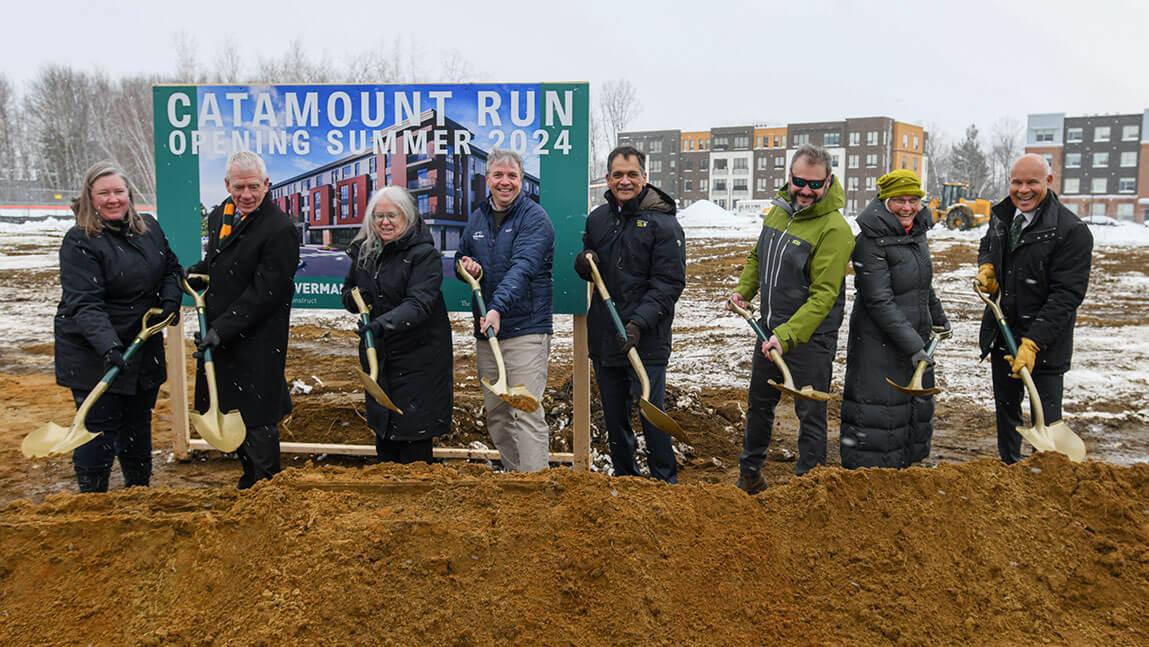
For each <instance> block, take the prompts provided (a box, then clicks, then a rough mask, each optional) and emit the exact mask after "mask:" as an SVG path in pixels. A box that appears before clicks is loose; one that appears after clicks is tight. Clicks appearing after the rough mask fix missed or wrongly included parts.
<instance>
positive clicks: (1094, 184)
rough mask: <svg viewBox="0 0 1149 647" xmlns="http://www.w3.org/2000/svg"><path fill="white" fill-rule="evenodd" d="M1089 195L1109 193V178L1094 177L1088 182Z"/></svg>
mask: <svg viewBox="0 0 1149 647" xmlns="http://www.w3.org/2000/svg"><path fill="white" fill-rule="evenodd" d="M1089 192H1090V193H1108V192H1109V178H1107V177H1095V178H1093V179H1092V180H1090V182H1089Z"/></svg>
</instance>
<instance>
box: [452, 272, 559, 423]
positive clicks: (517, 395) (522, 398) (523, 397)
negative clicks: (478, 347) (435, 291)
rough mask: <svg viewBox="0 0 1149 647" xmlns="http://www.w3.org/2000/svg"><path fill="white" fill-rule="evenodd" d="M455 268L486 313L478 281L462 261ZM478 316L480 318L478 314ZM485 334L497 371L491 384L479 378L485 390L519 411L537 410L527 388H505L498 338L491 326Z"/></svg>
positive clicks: (505, 382)
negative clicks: (496, 378)
mask: <svg viewBox="0 0 1149 647" xmlns="http://www.w3.org/2000/svg"><path fill="white" fill-rule="evenodd" d="M455 268H456V269H457V270H458V272H459V276H461V277H463V280H465V281H466V282H467V284H468V285H470V286H471V293H472V294H473V295H474V297H475V303H477V304H478V305H479V312H480V313H485V312H486V311H487V303H486V302H485V301H484V300H483V289H482V287H480V286H479V282H478V280H476V279H475V277H473V276H471V273H470V272H468V271H467V270H466V269H464V268H463V261H457V262H456V263H455ZM479 316H482V314H480V315H479ZM484 332H485V333H486V334H487V342H488V343H489V344H490V345H491V354H493V355H494V356H495V365H496V366H497V367H498V370H499V379H498V380H496V381H495V382H494V383H492V382H491V381H490V380H488V379H487V378H485V377H484V378H481V381H482V383H483V386H485V387H487V390H488V391H490V392H491V393H494V394H495V395H497V396H499V398H500V399H501V400H502V401H503V402H506V403H507V404H509V405H511V406H512V407H514V408H515V409H518V410H519V411H526V412H528V413H530V412H532V411H535V410H536V409H538V408H539V399H538V398H536V397H535V396H534V395H533V394H532V393H531V392H530V391H529V390H527V387H525V386H523V385H522V384H516V385H514V386H507V366H506V364H504V363H503V351H501V350H500V349H499V338H498V337H496V336H495V329H494V327H493V326H488V327H487V329H486V330H485V331H484Z"/></svg>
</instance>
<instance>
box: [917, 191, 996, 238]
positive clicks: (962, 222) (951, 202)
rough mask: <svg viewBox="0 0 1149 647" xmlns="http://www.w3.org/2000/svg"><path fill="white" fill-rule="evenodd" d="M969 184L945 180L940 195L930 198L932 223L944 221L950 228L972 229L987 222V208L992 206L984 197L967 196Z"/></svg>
mask: <svg viewBox="0 0 1149 647" xmlns="http://www.w3.org/2000/svg"><path fill="white" fill-rule="evenodd" d="M968 193H969V184H966V183H965V182H945V183H944V184H942V195H941V198H940V199H939V198H938V197H937V196H935V197H933V198H930V203H929V207H930V211H932V212H933V214H934V223H935V224H936V223H938V222H939V221H940V222H944V223H946V227H948V228H950V229H961V230H966V229H973V228H974V227H978V226H980V225H984V224H985V223H987V222H989V209H990V207H991V206H992V205H991V204H990V201H989V200H986V199H984V198H967V197H966V195H967V194H968Z"/></svg>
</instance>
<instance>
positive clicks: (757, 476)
mask: <svg viewBox="0 0 1149 647" xmlns="http://www.w3.org/2000/svg"><path fill="white" fill-rule="evenodd" d="M735 485H736V486H737V487H738V489H739V490H742V491H743V492H745V493H746V494H751V495H754V494H758V493H759V492H761V491H762V490H765V489H766V479H764V478H762V472H752V471H748V470H743V471H742V472H741V473H739V474H738V482H737V483H735Z"/></svg>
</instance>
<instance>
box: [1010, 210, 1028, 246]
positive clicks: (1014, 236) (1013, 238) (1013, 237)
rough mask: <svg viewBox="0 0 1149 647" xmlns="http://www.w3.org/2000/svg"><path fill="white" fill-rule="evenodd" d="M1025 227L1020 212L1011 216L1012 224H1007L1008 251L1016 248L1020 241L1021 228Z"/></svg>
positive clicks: (1023, 217)
mask: <svg viewBox="0 0 1149 647" xmlns="http://www.w3.org/2000/svg"><path fill="white" fill-rule="evenodd" d="M1022 229H1025V216H1023V215H1021V214H1020V213H1019V214H1017V215H1016V216H1014V217H1013V224H1011V225H1010V226H1009V251H1011V252H1012V251H1013V250H1015V249H1017V244H1018V243H1019V242H1021V230H1022Z"/></svg>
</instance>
